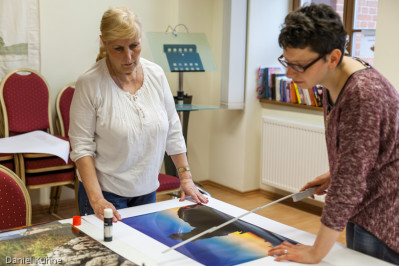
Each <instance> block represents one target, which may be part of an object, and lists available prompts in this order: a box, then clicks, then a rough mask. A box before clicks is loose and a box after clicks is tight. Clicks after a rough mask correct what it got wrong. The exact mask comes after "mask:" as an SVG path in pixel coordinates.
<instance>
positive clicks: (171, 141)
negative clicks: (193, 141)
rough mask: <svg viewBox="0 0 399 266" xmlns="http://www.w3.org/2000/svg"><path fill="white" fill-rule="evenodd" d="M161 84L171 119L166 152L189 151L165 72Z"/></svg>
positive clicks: (170, 153) (169, 119) (169, 118)
mask: <svg viewBox="0 0 399 266" xmlns="http://www.w3.org/2000/svg"><path fill="white" fill-rule="evenodd" d="M161 86H162V88H163V91H164V104H165V110H166V113H167V116H168V121H169V130H168V135H167V138H166V148H165V149H166V153H167V154H168V155H174V154H180V153H184V152H187V149H186V143H185V141H184V137H183V131H182V126H181V122H180V119H179V116H178V114H177V112H176V105H175V100H174V98H173V95H172V92H171V90H170V87H169V84H168V81H167V79H166V76H165V74H164V73H162V80H161Z"/></svg>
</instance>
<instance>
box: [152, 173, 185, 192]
mask: <svg viewBox="0 0 399 266" xmlns="http://www.w3.org/2000/svg"><path fill="white" fill-rule="evenodd" d="M158 181H159V188H158V189H157V195H163V194H168V195H171V196H173V197H177V196H178V195H179V191H180V180H179V178H177V177H176V176H172V175H167V174H162V173H160V174H159V175H158Z"/></svg>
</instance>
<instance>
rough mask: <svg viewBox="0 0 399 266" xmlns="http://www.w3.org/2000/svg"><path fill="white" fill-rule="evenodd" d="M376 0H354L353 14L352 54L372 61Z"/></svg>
mask: <svg viewBox="0 0 399 266" xmlns="http://www.w3.org/2000/svg"><path fill="white" fill-rule="evenodd" d="M377 10H378V0H356V1H355V14H354V16H353V30H354V31H355V32H354V33H353V36H352V56H356V57H359V58H361V59H363V60H364V61H366V62H368V63H369V64H371V65H373V63H374V42H375V30H376V27H377Z"/></svg>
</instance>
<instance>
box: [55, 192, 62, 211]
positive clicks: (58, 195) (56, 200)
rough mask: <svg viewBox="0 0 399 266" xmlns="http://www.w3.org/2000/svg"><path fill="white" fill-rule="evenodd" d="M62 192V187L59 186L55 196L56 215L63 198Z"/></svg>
mask: <svg viewBox="0 0 399 266" xmlns="http://www.w3.org/2000/svg"><path fill="white" fill-rule="evenodd" d="M61 191H62V186H58V187H57V189H56V194H55V199H54V213H57V212H58V206H59V203H60V198H61Z"/></svg>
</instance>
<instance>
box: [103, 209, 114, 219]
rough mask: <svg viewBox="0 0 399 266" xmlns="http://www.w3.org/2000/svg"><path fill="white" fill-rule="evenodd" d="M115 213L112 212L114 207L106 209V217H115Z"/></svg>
mask: <svg viewBox="0 0 399 266" xmlns="http://www.w3.org/2000/svg"><path fill="white" fill-rule="evenodd" d="M113 217H114V213H113V212H112V209H104V218H113Z"/></svg>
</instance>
